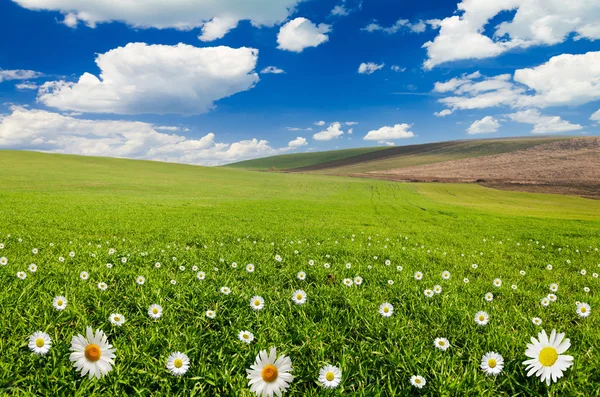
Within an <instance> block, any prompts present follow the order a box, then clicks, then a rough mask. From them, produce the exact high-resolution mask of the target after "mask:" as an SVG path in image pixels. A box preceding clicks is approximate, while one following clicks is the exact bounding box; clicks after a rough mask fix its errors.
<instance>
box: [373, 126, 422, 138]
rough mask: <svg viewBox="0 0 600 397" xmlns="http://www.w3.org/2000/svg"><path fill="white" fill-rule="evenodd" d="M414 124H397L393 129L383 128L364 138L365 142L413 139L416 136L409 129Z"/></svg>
mask: <svg viewBox="0 0 600 397" xmlns="http://www.w3.org/2000/svg"><path fill="white" fill-rule="evenodd" d="M411 127H412V124H396V125H394V126H393V127H388V126H385V127H381V128H380V129H378V130H371V131H369V132H368V133H367V135H365V137H364V138H363V139H364V140H365V141H386V140H394V139H404V138H412V137H414V136H415V134H414V133H413V132H412V131H409V130H408V129H409V128H411Z"/></svg>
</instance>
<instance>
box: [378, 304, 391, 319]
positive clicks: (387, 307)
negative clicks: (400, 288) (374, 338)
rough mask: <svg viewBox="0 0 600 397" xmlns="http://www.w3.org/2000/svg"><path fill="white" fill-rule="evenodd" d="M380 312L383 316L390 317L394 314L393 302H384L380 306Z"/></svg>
mask: <svg viewBox="0 0 600 397" xmlns="http://www.w3.org/2000/svg"><path fill="white" fill-rule="evenodd" d="M379 314H381V315H382V316H383V317H390V316H391V315H392V314H394V306H392V304H391V303H387V302H385V303H382V304H381V305H380V306H379Z"/></svg>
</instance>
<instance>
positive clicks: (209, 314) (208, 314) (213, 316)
mask: <svg viewBox="0 0 600 397" xmlns="http://www.w3.org/2000/svg"><path fill="white" fill-rule="evenodd" d="M205 314H206V317H208V318H215V316H216V315H217V313H215V312H214V311H213V310H207V311H206V313H205Z"/></svg>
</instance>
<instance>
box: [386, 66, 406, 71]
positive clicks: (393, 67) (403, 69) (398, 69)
mask: <svg viewBox="0 0 600 397" xmlns="http://www.w3.org/2000/svg"><path fill="white" fill-rule="evenodd" d="M390 69H392V70H393V71H394V72H404V71H405V70H406V68H401V67H400V66H398V65H392V66H391V67H390Z"/></svg>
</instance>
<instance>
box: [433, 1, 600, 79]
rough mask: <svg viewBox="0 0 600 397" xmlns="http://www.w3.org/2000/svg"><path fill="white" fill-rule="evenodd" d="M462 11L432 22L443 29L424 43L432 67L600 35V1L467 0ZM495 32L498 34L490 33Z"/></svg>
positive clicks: (462, 5)
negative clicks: (503, 17)
mask: <svg viewBox="0 0 600 397" xmlns="http://www.w3.org/2000/svg"><path fill="white" fill-rule="evenodd" d="M512 10H516V13H515V14H514V17H513V18H512V20H509V21H506V22H503V23H501V24H499V25H497V26H488V25H489V22H490V20H492V19H493V18H494V17H495V16H497V15H498V14H500V13H501V12H506V11H512ZM457 11H458V15H453V16H451V17H448V18H445V19H443V20H432V21H428V22H429V23H430V25H431V26H432V27H433V28H435V29H439V30H440V31H439V33H438V35H437V36H436V37H435V39H434V40H433V41H429V42H427V43H425V45H424V47H425V48H427V55H428V59H427V60H426V61H425V63H424V67H425V68H426V69H431V68H433V67H435V66H437V65H439V64H442V63H445V62H452V61H457V60H464V59H483V58H490V57H495V56H498V55H500V54H502V53H504V52H506V51H509V50H511V49H514V48H528V47H532V46H539V45H554V44H559V43H562V42H564V41H565V40H566V39H567V38H568V37H569V36H570V35H571V33H575V35H574V39H576V40H577V39H582V38H585V39H588V40H597V39H600V28H598V26H599V24H600V2H598V1H593V0H570V1H568V2H567V1H563V0H546V1H539V0H486V1H481V0H463V1H462V2H461V3H459V4H458V10H457ZM486 30H487V31H489V30H491V31H493V35H492V36H491V37H490V36H487V35H485V32H486Z"/></svg>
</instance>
